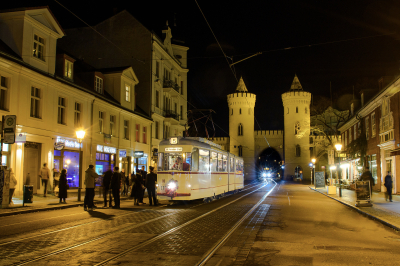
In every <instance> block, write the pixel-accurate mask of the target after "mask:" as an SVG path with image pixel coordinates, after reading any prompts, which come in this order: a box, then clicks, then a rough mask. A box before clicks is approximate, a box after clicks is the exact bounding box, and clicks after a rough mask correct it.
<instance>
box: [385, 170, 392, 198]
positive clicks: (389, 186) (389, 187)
mask: <svg viewBox="0 0 400 266" xmlns="http://www.w3.org/2000/svg"><path fill="white" fill-rule="evenodd" d="M384 185H385V187H386V193H387V194H386V201H387V200H388V198H389V200H390V202H392V188H393V181H392V176H391V175H390V171H388V172H387V175H386V176H385V184H384Z"/></svg>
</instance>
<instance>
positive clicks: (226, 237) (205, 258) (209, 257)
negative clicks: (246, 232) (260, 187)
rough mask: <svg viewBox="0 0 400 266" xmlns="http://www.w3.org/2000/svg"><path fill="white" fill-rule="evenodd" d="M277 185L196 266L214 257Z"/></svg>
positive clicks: (200, 265)
mask: <svg viewBox="0 0 400 266" xmlns="http://www.w3.org/2000/svg"><path fill="white" fill-rule="evenodd" d="M274 182H275V181H274ZM276 186H277V183H276V182H275V185H274V187H273V188H272V189H271V190H270V191H268V192H267V193H266V194H265V195H264V196H263V197H262V198H261V199H260V200H259V201H258V202H257V203H256V204H255V205H254V206H253V208H251V209H250V210H249V211H248V212H247V213H246V214H245V215H244V216H243V217H242V218H241V219H240V220H239V221H237V223H236V224H235V225H234V226H232V228H231V229H230V230H229V231H228V232H227V233H226V234H225V235H224V236H223V237H222V238H221V239H220V240H219V241H218V242H217V243H216V244H215V245H214V246H213V247H212V248H211V249H210V250H209V251H207V252H206V253H205V254H204V255H203V257H202V258H201V259H200V261H199V262H197V264H196V266H202V265H205V264H206V263H207V261H208V260H209V259H211V257H212V256H213V255H214V253H215V252H216V251H217V250H218V249H219V248H220V247H221V246H222V245H223V244H224V243H225V242H226V240H228V238H229V237H230V236H231V235H232V234H233V232H234V231H235V230H236V229H237V228H238V227H239V226H240V225H241V224H242V223H243V222H244V221H245V220H246V219H247V218H248V217H249V216H250V215H251V214H252V213H253V212H254V211H255V210H256V209H257V208H258V206H260V204H261V203H262V202H263V201H264V200H265V199H266V198H267V197H268V196H269V194H271V192H272V191H273V190H274V189H275V187H276Z"/></svg>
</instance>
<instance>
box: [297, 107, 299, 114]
mask: <svg viewBox="0 0 400 266" xmlns="http://www.w3.org/2000/svg"><path fill="white" fill-rule="evenodd" d="M298 113H299V107H297V106H296V114H298Z"/></svg>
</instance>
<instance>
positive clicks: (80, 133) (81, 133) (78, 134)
mask: <svg viewBox="0 0 400 266" xmlns="http://www.w3.org/2000/svg"><path fill="white" fill-rule="evenodd" d="M85 133H86V132H85V131H84V130H82V129H81V130H78V131H76V138H77V139H78V142H79V186H78V201H81V190H82V154H81V153H82V141H83V138H84V137H85Z"/></svg>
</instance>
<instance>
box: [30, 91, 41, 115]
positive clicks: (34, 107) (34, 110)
mask: <svg viewBox="0 0 400 266" xmlns="http://www.w3.org/2000/svg"><path fill="white" fill-rule="evenodd" d="M41 98H42V97H41V91H40V89H38V88H35V87H32V88H31V117H35V118H41V112H40V101H41Z"/></svg>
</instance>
